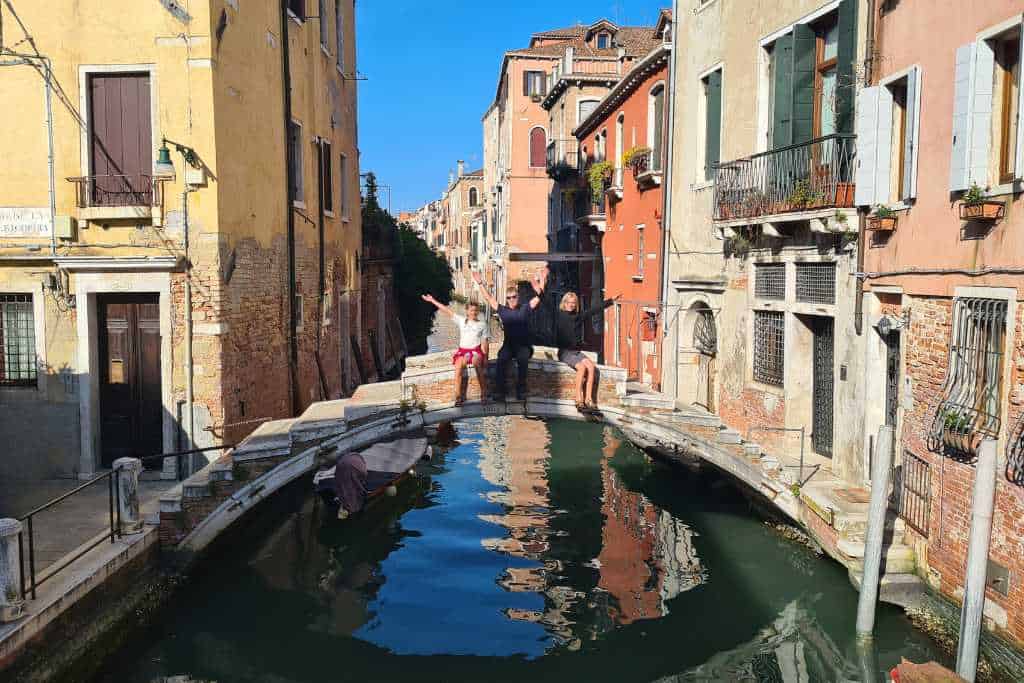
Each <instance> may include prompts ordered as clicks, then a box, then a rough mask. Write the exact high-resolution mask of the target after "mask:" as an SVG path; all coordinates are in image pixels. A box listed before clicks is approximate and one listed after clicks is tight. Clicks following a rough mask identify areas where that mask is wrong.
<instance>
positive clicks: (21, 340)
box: [0, 0, 362, 478]
mask: <svg viewBox="0 0 1024 683" xmlns="http://www.w3.org/2000/svg"><path fill="white" fill-rule="evenodd" d="M353 5H354V3H353V0H280V2H261V3H254V2H239V1H238V0H206V1H204V2H198V1H197V0H159V2H147V3H139V2H135V1H134V0H76V1H75V2H71V0H57V1H54V2H16V3H13V6H14V9H12V8H11V7H10V6H9V5H4V6H3V8H2V10H0V11H2V13H3V16H2V19H3V22H2V26H3V32H2V36H0V64H2V66H0V92H2V93H3V101H4V103H5V106H4V107H3V108H2V110H0V149H2V150H3V157H4V164H3V167H2V169H0V434H3V435H4V436H5V439H6V441H7V443H6V444H5V454H4V458H2V459H0V476H3V477H9V478H31V477H46V476H79V477H82V476H87V475H89V474H91V473H93V472H95V471H97V470H98V469H101V468H104V467H107V466H109V465H110V463H111V462H112V461H113V460H114V459H115V458H117V457H121V456H125V455H148V454H155V453H161V452H170V451H176V450H181V449H184V448H189V447H193V446H194V447H204V446H208V445H216V444H221V443H228V442H233V441H235V440H237V439H239V438H241V437H242V436H244V435H245V434H247V433H248V432H250V431H252V429H254V428H255V427H256V426H258V424H259V423H260V422H261V421H262V420H265V419H268V418H280V417H285V416H289V415H293V414H296V413H298V412H300V411H301V410H302V409H303V408H304V407H305V406H306V405H308V404H309V403H310V402H312V401H314V400H318V399H325V398H336V397H339V396H342V395H345V394H347V393H348V391H349V390H350V389H351V388H352V387H353V386H354V384H355V383H356V382H357V381H358V379H357V378H358V376H359V373H358V372H357V370H358V367H357V366H356V364H357V363H358V362H359V361H358V360H357V359H356V357H355V356H356V354H354V353H353V346H355V345H359V346H361V345H362V341H361V330H360V327H361V325H360V322H359V321H360V310H359V309H360V304H359V294H358V290H359V272H358V267H359V264H358V259H357V254H358V251H359V248H360V242H361V234H360V233H361V227H360V211H359V168H358V166H359V159H358V148H357V143H356V79H355V30H354V6H353ZM289 84H290V87H288V85H289ZM167 465H168V469H167V470H165V474H166V475H168V476H171V475H173V474H174V472H173V460H168V461H167Z"/></svg>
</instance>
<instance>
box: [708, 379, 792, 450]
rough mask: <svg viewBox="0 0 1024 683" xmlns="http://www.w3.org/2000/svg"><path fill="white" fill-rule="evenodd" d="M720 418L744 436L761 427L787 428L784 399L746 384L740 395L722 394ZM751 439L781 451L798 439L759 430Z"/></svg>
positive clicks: (770, 448) (719, 407)
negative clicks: (749, 431)
mask: <svg viewBox="0 0 1024 683" xmlns="http://www.w3.org/2000/svg"><path fill="white" fill-rule="evenodd" d="M718 415H719V417H721V418H722V421H723V422H725V423H726V424H727V425H729V426H730V427H731V428H733V429H735V430H737V431H738V432H740V433H741V434H744V435H746V434H747V431H748V430H751V429H755V428H759V427H784V426H785V424H786V423H785V420H786V402H785V399H783V397H782V396H779V395H777V394H773V393H770V392H767V391H763V390H760V389H757V388H755V387H752V386H750V385H747V386H745V387H744V388H743V390H742V391H741V392H740V393H739V395H735V396H734V395H730V394H728V393H727V392H725V391H722V392H721V396H720V397H719V404H718ZM751 439H752V440H754V441H756V442H757V443H759V444H761V445H763V446H764V447H766V448H767V449H769V450H777V449H778V450H782V449H784V448H785V446H786V444H792V443H793V442H795V441H799V439H788V440H787V437H786V435H785V433H783V432H768V431H757V432H755V433H752V434H751Z"/></svg>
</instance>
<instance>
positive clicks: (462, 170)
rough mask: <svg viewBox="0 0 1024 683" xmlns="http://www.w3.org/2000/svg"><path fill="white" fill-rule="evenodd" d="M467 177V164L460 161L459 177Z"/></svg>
mask: <svg viewBox="0 0 1024 683" xmlns="http://www.w3.org/2000/svg"><path fill="white" fill-rule="evenodd" d="M464 175H466V162H465V161H463V160H462V159H459V177H460V178H461V177H462V176H464Z"/></svg>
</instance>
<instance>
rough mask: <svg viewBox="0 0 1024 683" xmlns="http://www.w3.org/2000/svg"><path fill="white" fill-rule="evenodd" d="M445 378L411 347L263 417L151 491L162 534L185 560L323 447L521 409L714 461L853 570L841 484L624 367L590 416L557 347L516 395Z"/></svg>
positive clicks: (858, 549) (447, 360)
mask: <svg viewBox="0 0 1024 683" xmlns="http://www.w3.org/2000/svg"><path fill="white" fill-rule="evenodd" d="M465 379H466V378H464V380H465ZM455 380H456V378H455V371H454V369H453V367H452V365H451V356H450V354H448V353H438V354H430V355H426V356H418V357H413V358H410V359H408V361H407V369H406V371H405V372H404V373H403V375H402V377H401V378H400V379H398V380H395V381H392V382H384V383H379V384H370V385H365V386H363V387H360V388H359V390H358V391H357V392H356V394H355V395H354V396H353V397H352V398H349V399H342V400H337V401H324V402H320V403H315V404H313V405H311V406H310V407H309V408H308V409H307V410H306V411H305V413H303V414H302V416H300V417H298V418H294V419H287V420H276V421H273V422H267V423H265V424H263V425H262V426H261V427H260V428H259V429H257V430H256V431H255V432H253V433H252V434H251V435H250V436H249V437H248V438H246V439H245V440H244V441H243V442H242V443H241V444H239V445H238V446H237V447H236V448H234V449H233V450H232V451H230V452H229V453H227V454H225V455H224V456H222V457H221V458H219V459H218V460H216V461H215V462H212V463H210V464H209V465H208V466H206V467H205V468H204V469H202V470H201V471H199V472H197V473H196V474H195V475H193V476H192V477H190V478H189V479H187V480H186V481H185V482H183V483H182V484H181V485H180V486H178V487H177V488H175V489H173V490H172V491H171V492H169V493H168V494H166V495H164V496H163V497H162V498H161V500H160V540H161V545H162V546H163V547H164V548H166V549H170V550H173V551H174V552H175V554H176V555H177V557H178V558H179V560H181V561H182V562H184V563H188V562H189V561H191V559H193V558H194V557H195V556H196V555H197V554H198V553H200V552H201V551H202V550H203V549H205V548H206V547H207V546H209V545H210V543H211V542H212V541H214V539H216V538H217V537H218V536H219V535H220V534H221V533H223V532H224V531H225V530H226V529H227V528H228V527H230V526H231V524H233V523H234V522H235V521H237V520H238V519H240V518H241V517H242V516H243V515H244V514H245V513H246V512H248V511H250V510H252V509H253V508H254V507H256V506H257V505H258V504H259V503H260V502H261V501H263V500H266V499H267V498H268V497H269V496H271V495H273V494H274V493H275V492H276V491H278V490H279V489H281V488H282V487H283V486H285V485H287V484H288V483H290V482H292V481H294V480H296V479H298V478H299V477H301V476H303V475H305V474H307V473H309V472H310V471H312V470H313V469H314V468H315V467H316V466H317V465H318V464H319V459H320V457H321V456H325V455H330V454H332V453H338V452H343V451H345V450H350V449H360V448H365V447H366V446H369V445H372V444H373V443H376V442H378V441H382V440H385V439H388V438H391V437H393V436H394V435H395V434H396V433H399V432H406V431H415V430H418V429H420V428H423V427H426V426H429V425H432V424H438V423H441V422H448V421H454V420H459V419H466V418H474V417H489V416H502V415H527V416H536V417H545V418H569V419H598V420H601V421H603V422H605V423H607V424H610V425H614V426H616V427H618V428H619V429H620V430H621V431H622V432H623V433H624V434H625V435H626V436H627V437H628V438H629V439H630V440H632V441H634V443H636V444H637V445H638V446H640V447H642V448H644V449H646V450H647V451H648V452H649V453H651V454H652V455H654V456H656V457H661V458H664V459H668V460H676V461H681V462H697V461H700V462H704V463H708V464H710V465H713V466H715V467H717V468H718V469H720V470H722V471H724V472H726V473H728V474H730V475H731V476H733V477H734V478H735V479H736V480H738V481H739V482H741V483H742V484H744V485H745V486H746V487H747V488H748V489H749V490H751V491H754V492H757V494H759V498H760V499H761V500H762V502H764V503H765V504H767V505H768V506H770V507H772V508H774V509H775V510H776V511H777V512H778V513H780V514H781V515H783V516H785V517H788V518H789V519H790V520H791V521H792V522H794V523H795V524H797V525H799V526H800V527H802V528H803V529H804V530H805V531H806V532H807V533H808V534H809V535H810V536H811V537H812V538H813V539H815V540H816V541H817V542H818V543H819V544H820V545H821V546H822V547H823V548H824V550H825V551H826V552H828V553H829V554H830V555H832V556H833V557H834V558H835V559H837V560H839V561H840V562H842V563H843V564H844V565H846V566H847V567H849V568H850V570H851V574H853V573H855V572H857V571H859V566H860V565H859V560H860V558H861V557H863V535H864V532H865V527H866V515H863V514H862V512H863V511H862V510H860V509H859V507H857V506H856V505H852V506H843V505H839V504H837V503H835V502H834V501H835V500H836V499H837V496H838V497H842V496H841V493H842V491H844V490H847V489H846V487H845V485H844V484H842V483H841V482H839V481H838V480H836V479H835V478H833V477H832V476H831V475H830V474H828V473H825V472H820V473H818V474H816V475H815V476H814V479H813V481H807V482H805V483H804V485H803V486H802V487H801V486H797V485H796V484H797V483H798V482H799V471H798V468H797V463H796V462H789V461H787V460H786V459H785V458H783V457H781V456H780V457H776V456H772V455H769V454H766V453H763V452H762V448H761V446H760V445H758V444H756V443H751V442H744V440H743V439H742V438H741V437H740V434H739V433H737V432H735V431H733V430H731V429H728V428H727V427H725V426H724V425H722V424H721V422H720V420H719V419H718V417H716V416H715V415H713V414H711V413H708V412H706V411H703V410H701V409H688V408H686V409H680V408H678V407H676V406H675V405H674V401H673V400H672V399H670V398H669V397H667V396H664V395H662V394H658V393H654V392H650V391H642V390H636V389H633V388H631V386H630V385H629V384H628V383H627V381H626V373H625V370H622V369H619V368H613V367H608V366H599V387H598V405H599V408H600V413H599V414H598V415H596V416H594V417H592V418H584V416H583V415H581V414H580V413H579V412H577V410H576V408H575V405H574V401H573V393H574V383H575V373H574V372H573V371H572V370H571V369H570V368H568V367H567V366H565V365H564V364H562V363H559V362H558V361H557V360H556V359H555V350H554V349H548V348H538V349H537V352H536V353H535V355H534V358H533V360H532V361H531V362H530V369H529V377H528V386H529V397H528V398H527V400H526V401H507V402H482V401H480V400H479V398H480V397H479V393H478V390H477V386H476V381H475V379H469V381H468V390H469V392H468V395H467V401H466V402H465V404H464V405H462V406H459V407H456V406H454V404H453V403H452V401H451V396H452V395H453V389H454V382H455ZM833 494H836V495H833ZM893 553H895V555H893ZM900 553H904V554H905V551H904V550H902V546H897V545H894V546H893V549H891V550H890V555H893V556H892V557H890V560H889V562H890V564H889V565H887V566H890V567H894V568H898V567H902V566H903V565H905V564H907V561H906V558H902V555H900ZM901 559H902V560H903V561H902V564H900V560H901ZM909 564H910V568H909V569H897V571H899V572H904V571H906V572H910V571H913V555H912V554H911V556H910V559H909ZM883 597H884V587H883Z"/></svg>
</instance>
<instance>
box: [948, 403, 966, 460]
mask: <svg viewBox="0 0 1024 683" xmlns="http://www.w3.org/2000/svg"><path fill="white" fill-rule="evenodd" d="M971 423H972V420H971V416H970V415H969V414H968V413H965V412H962V411H958V410H954V409H952V408H947V409H946V410H945V412H944V413H943V416H942V442H943V444H945V445H946V446H947V447H949V448H952V449H955V450H959V451H967V450H969V449H970V446H971V443H970V442H971Z"/></svg>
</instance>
